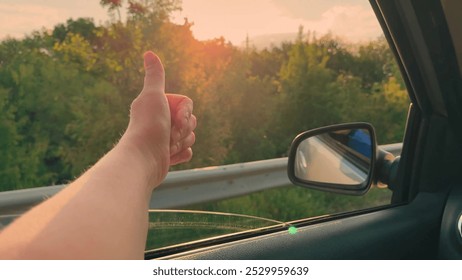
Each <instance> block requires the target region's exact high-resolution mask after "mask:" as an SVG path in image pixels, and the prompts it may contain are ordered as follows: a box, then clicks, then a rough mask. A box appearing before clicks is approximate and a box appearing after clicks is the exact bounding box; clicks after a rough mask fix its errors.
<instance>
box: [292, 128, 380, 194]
mask: <svg viewBox="0 0 462 280" xmlns="http://www.w3.org/2000/svg"><path fill="white" fill-rule="evenodd" d="M376 143H377V142H376V138H375V132H374V128H373V127H372V125H370V124H368V123H348V124H340V125H333V126H327V127H323V128H318V129H313V130H310V131H307V132H303V133H301V134H300V135H298V136H297V137H296V138H295V139H294V141H293V142H292V146H291V148H290V153H289V162H288V176H289V179H290V180H291V181H292V183H294V184H295V185H299V186H303V187H307V188H311V189H317V190H323V191H329V192H335V193H343V194H351V195H362V194H364V193H366V192H367V191H368V190H369V188H370V186H371V184H372V180H373V174H374V170H375V169H374V165H375V162H376V156H377V155H376V154H377V144H376Z"/></svg>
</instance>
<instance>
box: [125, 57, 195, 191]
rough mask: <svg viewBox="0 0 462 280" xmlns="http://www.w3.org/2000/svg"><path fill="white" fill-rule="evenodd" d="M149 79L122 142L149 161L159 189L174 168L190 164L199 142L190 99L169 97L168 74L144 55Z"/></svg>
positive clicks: (133, 104)
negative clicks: (196, 143)
mask: <svg viewBox="0 0 462 280" xmlns="http://www.w3.org/2000/svg"><path fill="white" fill-rule="evenodd" d="M144 68H145V78H144V87H143V90H142V91H141V93H140V94H139V95H138V97H137V98H135V100H134V101H133V103H132V105H131V110H130V123H129V125H128V128H127V131H126V132H125V134H124V135H123V137H122V139H121V142H124V143H127V142H128V143H129V145H131V146H133V147H135V148H136V150H138V151H139V154H140V155H141V156H142V157H143V158H145V160H146V162H147V164H148V165H149V167H148V168H149V170H150V172H152V174H151V179H150V184H151V185H153V186H156V185H158V184H160V182H161V181H162V180H163V179H164V178H165V176H166V175H167V172H168V169H169V166H170V165H175V164H179V163H183V162H186V161H189V160H190V159H191V157H192V150H191V146H192V145H193V144H194V142H195V135H194V132H193V130H194V129H195V127H196V117H195V116H194V115H193V114H192V111H193V102H192V100H191V99H189V98H188V97H186V96H183V95H177V94H165V72H164V68H163V66H162V63H161V61H160V60H159V58H158V57H157V56H156V55H155V54H154V53H152V52H146V53H145V54H144Z"/></svg>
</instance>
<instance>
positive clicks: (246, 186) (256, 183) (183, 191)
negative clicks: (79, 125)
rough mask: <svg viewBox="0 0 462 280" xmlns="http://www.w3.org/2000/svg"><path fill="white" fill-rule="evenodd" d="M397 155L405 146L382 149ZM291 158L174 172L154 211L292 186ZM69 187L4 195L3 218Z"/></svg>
mask: <svg viewBox="0 0 462 280" xmlns="http://www.w3.org/2000/svg"><path fill="white" fill-rule="evenodd" d="M380 148H381V149H383V150H385V151H388V152H390V153H392V154H394V155H399V154H400V153H401V148H402V144H389V145H382V146H380ZM286 169H287V158H279V159H270V160H262V161H254V162H247V163H238V164H231V165H223V166H213V167H206V168H199V169H191V170H184V171H173V172H170V173H169V174H168V175H167V177H166V179H165V181H164V182H163V183H162V184H161V185H160V186H159V187H158V188H156V189H155V191H154V192H153V195H152V198H151V202H150V207H151V208H154V209H155V208H163V209H165V208H178V207H182V206H186V205H191V204H195V203H202V202H208V201H216V200H220V199H225V198H231V197H235V196H240V195H245V194H250V193H253V192H257V191H261V190H266V189H270V188H275V187H282V186H285V185H288V184H290V181H289V179H288V178H287V171H286ZM64 187H65V185H59V186H51V187H39V188H33V189H24V190H15V191H7V192H3V193H0V215H15V214H21V213H23V212H24V211H26V210H27V209H29V208H30V207H32V206H34V205H36V204H38V203H40V202H42V201H43V200H46V199H47V198H49V197H51V196H53V195H54V194H56V193H57V192H59V191H60V190H61V189H63V188H64Z"/></svg>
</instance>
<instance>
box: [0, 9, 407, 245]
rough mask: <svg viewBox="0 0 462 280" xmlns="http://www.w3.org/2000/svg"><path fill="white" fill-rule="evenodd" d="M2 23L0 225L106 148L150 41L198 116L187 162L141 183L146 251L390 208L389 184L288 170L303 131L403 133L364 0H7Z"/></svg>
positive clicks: (401, 104)
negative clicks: (308, 177)
mask: <svg viewBox="0 0 462 280" xmlns="http://www.w3.org/2000/svg"><path fill="white" fill-rule="evenodd" d="M0 23H3V24H2V26H3V27H5V28H3V29H2V30H0V39H1V41H0V135H1V136H0V157H1V160H0V190H1V191H13V190H16V191H17V190H19V189H24V190H22V191H21V192H14V193H13V194H12V193H3V194H1V195H0V202H1V203H3V202H4V203H5V205H10V203H12V201H13V202H17V204H18V205H15V206H14V207H13V206H12V207H13V208H14V209H13V208H11V207H9V206H8V207H6V206H5V207H3V208H2V205H0V210H1V211H0V215H3V216H1V217H2V219H1V221H0V226H1V225H2V224H3V225H6V224H8V223H9V222H10V221H11V220H13V219H14V218H15V217H17V216H18V215H20V214H21V213H22V212H24V211H25V210H26V209H27V208H29V207H31V206H33V205H35V204H37V203H39V202H40V201H42V200H43V199H45V198H46V197H49V196H51V195H53V194H54V193H56V192H57V191H59V190H60V189H62V188H63V187H65V185H66V184H68V183H69V182H70V181H72V180H73V179H74V178H76V177H78V176H79V175H80V174H82V172H83V171H84V170H86V169H88V167H89V166H91V165H93V164H94V163H95V162H96V161H97V160H98V159H99V158H100V157H101V156H102V155H104V154H105V153H106V152H107V151H108V150H109V149H111V148H112V147H113V146H114V143H116V142H117V141H118V139H119V138H120V135H121V134H122V133H123V132H124V130H125V128H126V126H127V123H128V110H129V108H130V104H131V102H132V101H133V98H134V97H136V96H137V95H138V93H139V91H140V90H141V87H142V80H141V79H140V77H142V69H143V65H142V60H141V59H140V58H141V57H142V53H143V52H144V51H145V50H153V51H154V52H156V53H157V54H158V55H159V57H160V58H161V60H162V62H163V64H164V66H165V71H166V91H167V92H174V93H181V94H185V95H188V96H189V97H190V98H191V99H192V100H194V106H195V108H194V112H195V113H194V114H195V115H196V116H197V119H198V126H197V129H196V131H195V133H196V143H195V145H194V147H193V150H194V156H193V159H192V160H191V161H190V162H189V163H186V164H182V165H179V166H175V167H172V168H171V172H170V173H169V175H168V176H167V179H166V181H165V182H164V183H163V184H162V185H161V186H160V187H158V188H157V189H156V190H155V191H154V193H153V195H152V199H151V203H150V205H151V211H150V224H149V233H148V241H147V247H146V249H147V250H153V249H155V250H158V249H162V248H165V247H169V246H176V245H180V244H185V243H188V242H195V241H200V240H203V239H210V238H217V237H220V236H224V235H230V234H231V235H233V234H240V233H248V232H267V231H270V230H275V229H280V230H287V231H288V232H289V229H290V233H295V232H296V230H295V229H296V227H297V222H295V221H300V220H304V219H312V218H319V217H326V216H329V215H334V214H338V213H345V212H349V211H354V210H359V209H366V208H371V207H376V206H382V205H387V204H390V201H391V196H392V192H391V191H390V190H388V189H386V188H377V187H375V186H374V187H373V188H372V189H371V190H370V192H369V193H368V194H367V195H365V196H362V197H350V196H343V195H338V194H331V193H324V192H320V191H313V190H308V189H305V188H301V187H298V186H294V185H292V184H290V181H289V180H288V178H287V174H286V166H287V158H286V157H287V154H288V150H289V147H290V144H291V142H292V140H293V139H294V137H295V136H296V135H297V134H299V133H301V132H303V131H306V130H309V129H314V128H317V127H321V126H325V125H331V124H336V123H343V122H351V121H367V122H370V123H372V124H373V125H374V127H375V129H376V131H377V138H378V139H377V140H378V143H379V144H392V143H399V142H401V141H402V138H403V132H404V126H405V119H406V113H407V109H408V106H409V100H408V97H407V92H406V89H405V86H404V83H403V81H402V79H401V75H400V72H399V69H398V66H397V65H396V63H395V61H394V57H393V55H392V53H391V51H390V50H389V48H388V45H387V42H386V40H385V38H384V36H383V34H382V33H381V28H380V26H379V24H378V22H377V20H376V18H375V15H374V13H373V11H372V9H371V7H370V5H369V3H368V1H366V0H348V1H337V0H336V1H324V0H312V1H295V0H293V1H292V0H256V1H244V0H236V1H227V0H226V1H225V0H219V1H205V0H183V1H179V0H162V1H161V0H143V1H119V0H118V1H110V0H107V1H99V0H92V1H90V0H88V1H72V2H70V1H58V0H48V1H41V2H40V3H37V2H35V1H27V0H21V1H17V0H14V1H13V0H6V1H2V4H0ZM398 153H399V152H398ZM355 172H357V173H360V172H363V171H361V170H355ZM363 173H364V172H363ZM328 175H329V174H327V176H328ZM363 175H364V174H363ZM363 175H361V176H363ZM363 177H367V176H365V175H364V176H363ZM48 186H54V187H52V188H44V189H40V190H39V189H38V190H37V191H36V192H32V191H30V189H31V188H36V187H48ZM2 195H3V196H2ZM12 197H14V199H13V198H12ZM1 203H0V204H1ZM13 204H14V203H13ZM7 208H8V209H7ZM12 209H13V210H12Z"/></svg>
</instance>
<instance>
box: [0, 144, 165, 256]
mask: <svg viewBox="0 0 462 280" xmlns="http://www.w3.org/2000/svg"><path fill="white" fill-rule="evenodd" d="M151 168H156V163H155V162H151V163H148V162H146V160H145V159H144V158H143V157H142V155H140V154H139V153H137V152H136V151H135V150H132V149H130V147H129V146H128V145H124V144H123V143H122V144H119V145H117V146H116V147H115V148H114V149H113V150H112V151H111V152H109V153H108V154H107V155H106V156H105V157H103V158H102V159H101V160H100V161H99V162H98V163H97V164H96V165H95V166H93V167H92V168H91V169H90V170H88V171H87V172H86V173H85V174H84V175H83V176H81V177H80V178H79V179H77V180H76V181H75V182H73V183H72V184H70V185H69V186H68V187H67V188H66V189H65V190H63V191H62V192H60V193H59V194H57V195H56V196H54V197H53V198H51V199H50V200H49V201H47V203H44V204H42V205H39V206H38V207H36V208H35V209H33V210H32V211H30V212H28V213H27V214H26V215H24V216H23V217H21V218H20V219H19V220H18V221H16V222H15V223H14V224H13V225H12V226H11V227H9V228H6V229H5V230H4V232H3V233H2V235H1V236H0V248H1V249H0V258H27V259H37V258H52V259H57V258H76V259H79V258H87V259H88V258H91V259H101V258H102V259H112V258H124V259H126V258H142V257H143V255H142V252H143V249H144V246H145V241H146V231H147V224H148V223H147V219H148V216H147V215H148V212H147V210H148V204H149V198H150V192H151V191H152V188H151V187H152V186H149V183H150V182H149V181H150V180H149V174H150V173H152V170H150V169H151Z"/></svg>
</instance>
